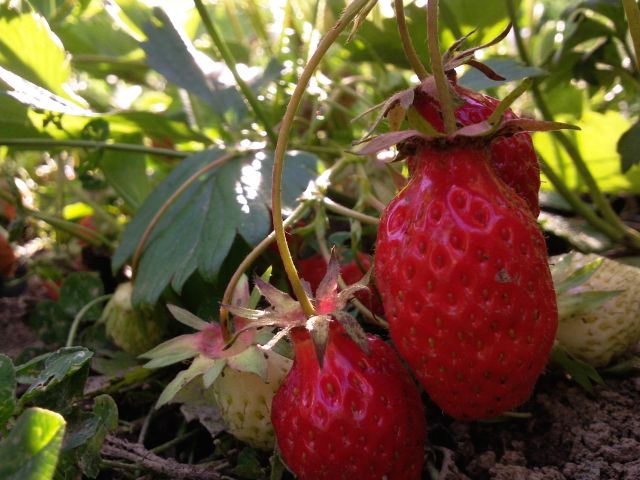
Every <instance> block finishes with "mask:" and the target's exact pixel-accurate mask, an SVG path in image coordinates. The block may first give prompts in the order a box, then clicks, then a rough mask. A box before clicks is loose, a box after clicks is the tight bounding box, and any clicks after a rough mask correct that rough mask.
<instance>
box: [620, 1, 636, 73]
mask: <svg viewBox="0 0 640 480" xmlns="http://www.w3.org/2000/svg"><path fill="white" fill-rule="evenodd" d="M622 6H623V7H624V13H625V15H626V17H627V23H628V24H629V33H630V34H631V39H632V40H633V50H634V52H635V58H634V60H635V64H636V67H638V68H639V69H640V63H639V60H638V55H640V9H638V4H637V3H636V0H622Z"/></svg>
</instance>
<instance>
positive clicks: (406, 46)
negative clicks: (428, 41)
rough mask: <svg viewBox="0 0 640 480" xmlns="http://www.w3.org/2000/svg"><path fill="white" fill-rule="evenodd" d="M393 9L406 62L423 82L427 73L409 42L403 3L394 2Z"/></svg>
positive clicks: (401, 1) (400, 1)
mask: <svg viewBox="0 0 640 480" xmlns="http://www.w3.org/2000/svg"><path fill="white" fill-rule="evenodd" d="M394 7H395V10H396V21H397V22H398V33H399V34H400V41H401V42H402V48H403V50H404V54H405V55H406V57H407V60H409V64H410V65H411V68H412V69H413V71H414V72H415V73H416V75H417V76H418V79H419V80H424V79H425V78H427V77H428V76H429V72H428V71H427V69H426V68H425V66H424V65H423V64H422V62H421V61H420V57H418V53H417V52H416V49H415V47H414V46H413V42H412V41H411V36H410V35H409V29H408V28H407V19H406V18H405V16H404V1H403V0H394Z"/></svg>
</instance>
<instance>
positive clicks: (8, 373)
mask: <svg viewBox="0 0 640 480" xmlns="http://www.w3.org/2000/svg"><path fill="white" fill-rule="evenodd" d="M15 408H16V371H15V368H14V367H13V362H12V361H11V359H10V358H9V357H7V356H6V355H3V354H0V432H1V431H2V430H3V429H4V426H5V425H6V423H7V421H8V420H9V419H10V418H11V415H13V411H14V410H15Z"/></svg>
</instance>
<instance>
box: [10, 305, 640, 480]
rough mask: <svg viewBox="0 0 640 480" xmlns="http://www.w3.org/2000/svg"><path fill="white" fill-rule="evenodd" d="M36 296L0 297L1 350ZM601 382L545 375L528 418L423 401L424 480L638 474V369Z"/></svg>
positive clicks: (25, 334) (14, 351)
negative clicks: (588, 385)
mask: <svg viewBox="0 0 640 480" xmlns="http://www.w3.org/2000/svg"><path fill="white" fill-rule="evenodd" d="M39 296H40V295H37V294H36V295H34V296H29V297H19V298H0V352H2V353H5V354H8V355H9V356H11V357H14V358H15V357H16V356H17V355H18V354H19V353H20V352H21V351H22V349H24V348H25V347H29V346H32V347H33V346H40V345H42V344H41V343H40V342H39V341H38V339H37V338H36V337H35V336H34V334H33V333H32V332H31V330H30V329H29V328H28V327H27V326H26V325H25V320H26V318H27V315H28V312H29V310H30V308H31V307H32V306H33V305H34V304H35V302H36V301H37V297H39ZM605 381H606V385H604V386H598V387H596V388H595V389H594V391H593V393H588V392H586V391H584V390H583V389H581V388H580V387H578V386H577V385H576V384H574V383H572V382H570V381H568V380H566V379H565V378H563V377H562V376H560V375H558V374H547V375H545V376H543V377H542V379H541V381H540V382H539V384H538V386H537V389H536V392H535V394H534V396H533V398H532V399H531V400H530V401H529V402H528V403H527V404H526V405H524V406H523V407H521V408H520V409H519V411H521V412H530V413H531V417H530V418H523V419H510V420H509V421H506V422H499V423H481V422H472V423H463V422H456V421H452V420H451V419H450V418H448V417H446V416H443V415H441V414H439V412H438V411H437V410H436V407H435V406H431V407H429V409H428V414H429V440H430V442H429V444H430V455H429V456H428V458H429V459H430V464H431V466H432V467H433V468H432V469H431V472H430V474H428V473H427V472H425V475H424V478H431V479H434V478H437V479H438V480H456V479H472V480H476V479H477V480H486V479H497V480H546V479H548V480H563V479H567V480H608V479H616V480H618V479H619V480H640V375H636V376H631V377H627V378H622V379H618V378H606V379H605ZM438 470H439V472H438Z"/></svg>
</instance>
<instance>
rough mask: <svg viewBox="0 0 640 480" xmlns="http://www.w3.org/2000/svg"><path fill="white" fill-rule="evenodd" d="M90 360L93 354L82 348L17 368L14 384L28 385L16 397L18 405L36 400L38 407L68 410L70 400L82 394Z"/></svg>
mask: <svg viewBox="0 0 640 480" xmlns="http://www.w3.org/2000/svg"><path fill="white" fill-rule="evenodd" d="M91 357H93V352H91V351H89V350H87V349H86V348H83V347H66V348H61V349H59V350H57V351H56V352H53V353H50V354H47V355H43V356H42V357H39V358H38V359H37V361H31V362H29V363H28V364H27V365H21V366H19V367H18V371H17V375H18V380H19V381H20V382H21V383H27V384H29V385H30V386H29V388H28V389H27V391H26V392H25V393H24V395H22V397H20V404H21V405H25V404H27V403H30V402H34V401H36V400H37V401H38V402H39V403H40V404H47V405H54V406H55V407H56V408H58V409H68V408H69V407H70V400H71V398H73V397H74V396H76V395H79V394H81V393H82V389H83V387H84V383H85V381H86V376H87V373H88V367H89V360H90V359H91ZM38 367H39V368H41V370H40V371H39V372H38V371H37V368H38ZM34 370H35V373H34ZM23 375H29V376H23ZM34 375H35V376H34Z"/></svg>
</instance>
